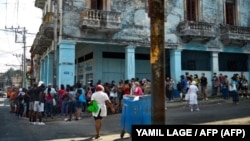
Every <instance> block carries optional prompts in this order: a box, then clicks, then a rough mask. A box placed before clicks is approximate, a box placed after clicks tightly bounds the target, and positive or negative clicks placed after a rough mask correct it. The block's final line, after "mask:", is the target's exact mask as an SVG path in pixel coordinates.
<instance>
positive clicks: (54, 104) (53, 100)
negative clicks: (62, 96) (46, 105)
mask: <svg viewBox="0 0 250 141" xmlns="http://www.w3.org/2000/svg"><path fill="white" fill-rule="evenodd" d="M52 102H53V106H56V100H55V98H53V99H52Z"/></svg>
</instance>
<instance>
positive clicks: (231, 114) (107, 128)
mask: <svg viewBox="0 0 250 141" xmlns="http://www.w3.org/2000/svg"><path fill="white" fill-rule="evenodd" d="M249 105H250V100H244V101H241V102H240V104H238V105H232V104H231V103H230V102H229V101H228V102H222V103H213V104H202V105H200V109H201V111H199V112H190V111H189V108H188V107H185V105H183V106H179V107H171V108H168V109H167V111H166V124H211V122H212V123H214V124H249V125H250V106H249ZM9 109H10V107H9V103H8V99H6V98H0V114H1V116H0V125H1V127H0V130H1V134H0V140H3V141H24V140H25V141H44V140H49V141H73V140H74V141H88V140H92V138H93V137H94V136H95V128H94V120H93V118H92V117H91V116H90V115H89V114H84V115H83V118H82V119H81V120H78V121H71V122H65V121H64V120H63V118H62V117H60V116H57V117H55V118H54V119H47V120H45V123H46V125H44V126H39V125H32V124H29V122H28V120H27V119H18V118H17V117H16V116H15V115H14V114H13V113H9ZM120 117H121V114H113V115H108V116H107V117H106V118H104V121H103V127H102V130H101V135H102V138H101V140H102V141H112V140H113V141H114V140H116V141H118V140H123V141H130V140H131V138H130V137H129V134H128V133H125V135H124V138H123V139H121V138H120V133H121V131H122V126H121V122H120ZM233 119H236V120H233Z"/></svg>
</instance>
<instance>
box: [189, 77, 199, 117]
mask: <svg viewBox="0 0 250 141" xmlns="http://www.w3.org/2000/svg"><path fill="white" fill-rule="evenodd" d="M198 91H199V89H198V87H197V86H196V82H195V81H192V82H191V85H190V86H189V89H188V94H189V105H190V111H191V112H193V110H194V108H195V110H196V111H200V109H199V106H198V96H197V92H198Z"/></svg>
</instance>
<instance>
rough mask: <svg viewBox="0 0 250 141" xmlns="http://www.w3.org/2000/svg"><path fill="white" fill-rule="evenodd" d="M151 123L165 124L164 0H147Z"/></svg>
mask: <svg viewBox="0 0 250 141" xmlns="http://www.w3.org/2000/svg"><path fill="white" fill-rule="evenodd" d="M149 17H150V19H151V20H150V26H151V48H150V63H151V72H152V75H151V80H152V83H151V87H152V101H151V103H152V124H165V120H166V119H165V91H166V90H165V47H164V46H165V45H164V43H165V41H164V34H165V33H164V21H165V20H164V0H149Z"/></svg>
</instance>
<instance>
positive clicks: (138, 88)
mask: <svg viewBox="0 0 250 141" xmlns="http://www.w3.org/2000/svg"><path fill="white" fill-rule="evenodd" d="M134 83H135V89H134V91H133V95H135V96H143V92H142V88H141V84H140V83H139V82H138V81H135V82H134Z"/></svg>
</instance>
